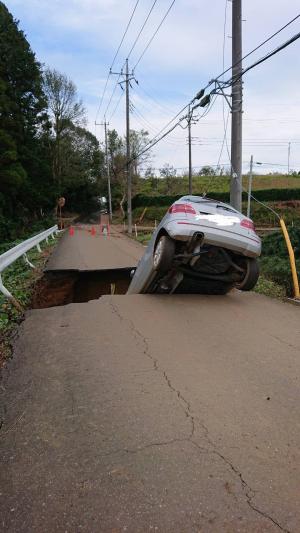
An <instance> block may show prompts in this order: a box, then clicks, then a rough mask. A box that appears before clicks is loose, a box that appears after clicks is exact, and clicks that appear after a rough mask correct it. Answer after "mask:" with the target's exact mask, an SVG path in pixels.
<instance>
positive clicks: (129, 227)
mask: <svg viewBox="0 0 300 533" xmlns="http://www.w3.org/2000/svg"><path fill="white" fill-rule="evenodd" d="M129 81H130V78H129V70H128V59H126V70H125V91H126V173H127V231H128V233H129V235H131V234H132V207H131V198H132V182H131V164H130V119H129V111H130V110H129Z"/></svg>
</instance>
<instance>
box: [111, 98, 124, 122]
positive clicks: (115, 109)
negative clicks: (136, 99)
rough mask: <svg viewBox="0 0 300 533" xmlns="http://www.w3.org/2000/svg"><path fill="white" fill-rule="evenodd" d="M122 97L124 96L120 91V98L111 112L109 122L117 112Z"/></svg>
mask: <svg viewBox="0 0 300 533" xmlns="http://www.w3.org/2000/svg"><path fill="white" fill-rule="evenodd" d="M123 96H124V91H122V92H121V94H120V98H119V99H118V101H117V104H116V106H115V108H114V110H113V112H112V113H111V115H110V117H109V122H110V121H111V119H112V117H113V116H114V114H115V112H116V111H117V109H118V107H119V105H120V102H121V100H122V98H123Z"/></svg>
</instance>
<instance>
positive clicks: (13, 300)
mask: <svg viewBox="0 0 300 533" xmlns="http://www.w3.org/2000/svg"><path fill="white" fill-rule="evenodd" d="M0 291H1V292H2V294H4V296H6V298H8V299H9V300H10V301H11V303H12V304H13V305H14V306H15V307H16V308H17V309H18V310H19V311H21V313H23V312H24V309H23V307H22V306H21V304H20V302H18V300H17V299H16V298H15V297H14V296H13V295H12V294H11V293H10V292H9V291H8V290H7V288H6V287H4V285H3V282H2V276H1V274H0Z"/></svg>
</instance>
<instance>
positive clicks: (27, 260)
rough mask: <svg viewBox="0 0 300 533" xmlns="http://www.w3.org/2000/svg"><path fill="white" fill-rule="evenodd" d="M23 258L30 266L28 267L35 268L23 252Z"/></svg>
mask: <svg viewBox="0 0 300 533" xmlns="http://www.w3.org/2000/svg"><path fill="white" fill-rule="evenodd" d="M23 259H24V261H25V263H26V265H28V266H30V268H35V266H34V265H33V264H32V263H31V262H30V261H29V259H28V257H27V254H23Z"/></svg>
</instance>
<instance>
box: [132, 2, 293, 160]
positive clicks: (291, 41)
mask: <svg viewBox="0 0 300 533" xmlns="http://www.w3.org/2000/svg"><path fill="white" fill-rule="evenodd" d="M174 1H175V0H174ZM299 16H300V15H298V16H297V17H295V18H294V19H293V21H294V20H296V18H298V17H299ZM291 22H292V21H290V22H289V23H288V24H290V23H291ZM288 24H286V25H285V26H284V27H286V26H287V25H288ZM282 29H283V28H282ZM282 29H281V30H282ZM281 30H278V32H276V33H279V31H281ZM274 35H275V34H273V36H274ZM299 37H300V33H298V34H296V35H294V36H293V37H292V38H291V39H289V40H288V41H286V42H285V43H283V44H282V45H280V46H278V47H277V48H276V49H275V50H273V51H272V52H269V53H268V54H266V55H265V56H264V57H263V58H261V59H260V60H258V61H256V62H255V63H254V64H253V65H250V66H249V67H247V68H246V69H244V70H243V71H242V73H241V74H240V77H242V76H243V75H244V74H245V73H246V72H248V71H249V70H251V69H252V68H254V67H255V66H257V65H259V64H260V63H262V62H264V61H266V60H267V59H269V58H270V57H272V56H273V55H275V54H276V53H278V52H279V51H281V50H283V49H284V48H286V47H287V46H289V45H290V44H292V43H293V42H294V41H296V40H297V39H298V38H299ZM270 38H271V37H270ZM270 38H269V39H268V40H270ZM262 44H263V43H262ZM262 44H261V46H262ZM257 48H258V47H257ZM257 48H256V49H257ZM248 55H250V53H249V54H247V56H248ZM247 56H245V57H247ZM228 70H230V69H228ZM228 70H227V71H228ZM224 73H225V72H224ZM222 74H223V73H222ZM222 74H221V75H222ZM218 77H220V76H218ZM216 79H217V78H215V79H214V80H212V82H210V83H209V85H210V84H212V83H213V82H214V81H215V80H216ZM234 82H235V80H233V78H230V79H229V80H228V81H227V82H224V85H225V86H226V87H229V86H230V85H232V84H233V83H234ZM203 93H204V90H201V91H200V92H199V93H198V94H197V95H196V97H195V98H193V100H192V101H191V102H189V104H187V105H186V106H184V107H183V108H182V109H181V110H180V111H179V112H178V113H177V115H175V117H174V118H173V119H171V120H170V121H169V122H168V123H167V124H166V126H165V127H164V128H162V129H161V130H160V132H159V134H161V133H162V132H163V131H164V130H165V129H166V128H167V127H168V126H169V125H170V124H171V123H172V122H174V120H175V119H176V118H177V117H178V116H179V115H180V114H181V113H182V112H183V111H184V110H185V109H187V107H188V106H189V105H190V104H191V103H194V102H195V100H196V99H199V98H201V97H202V96H203ZM200 94H201V96H199V95H200ZM212 94H216V89H214V90H212V91H211V93H210V95H212ZM205 98H207V97H205ZM214 102H215V99H214V101H213V103H214ZM208 103H209V106H208V110H207V111H205V112H204V113H203V114H202V115H201V117H199V118H202V117H204V116H206V115H207V113H208V111H209V110H210V109H211V107H212V105H210V104H211V102H210V100H208ZM204 105H205V104H204ZM202 106H203V104H202ZM198 107H201V101H200V102H199V103H198V104H197V105H195V106H194V107H193V110H194V109H196V108H198ZM184 118H186V117H181V119H180V120H179V121H178V122H177V123H176V124H175V125H173V126H172V127H171V128H170V129H169V130H168V131H167V132H165V133H164V134H162V135H161V137H159V138H154V139H153V140H152V141H149V143H147V145H146V146H145V147H144V149H143V151H142V152H141V153H140V154H137V156H136V157H139V156H140V155H142V154H143V153H145V152H146V151H148V150H150V149H151V148H153V146H155V145H156V144H157V143H158V142H160V141H161V140H162V139H163V138H164V137H166V136H167V135H169V134H170V133H171V132H172V131H173V130H174V129H175V128H176V127H177V126H178V125H180V122H181V121H182V120H184ZM159 134H158V135H159ZM158 135H157V136H156V137H158Z"/></svg>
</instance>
